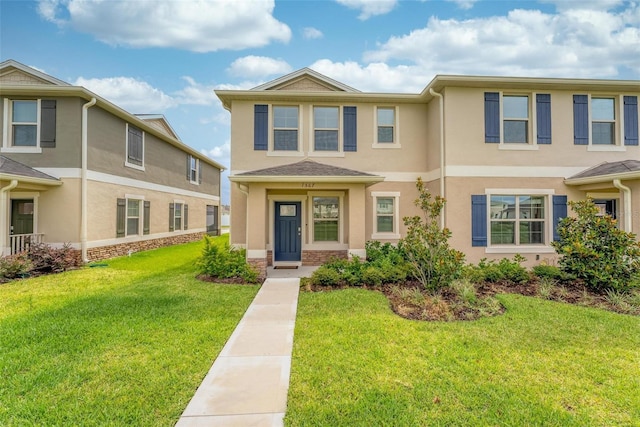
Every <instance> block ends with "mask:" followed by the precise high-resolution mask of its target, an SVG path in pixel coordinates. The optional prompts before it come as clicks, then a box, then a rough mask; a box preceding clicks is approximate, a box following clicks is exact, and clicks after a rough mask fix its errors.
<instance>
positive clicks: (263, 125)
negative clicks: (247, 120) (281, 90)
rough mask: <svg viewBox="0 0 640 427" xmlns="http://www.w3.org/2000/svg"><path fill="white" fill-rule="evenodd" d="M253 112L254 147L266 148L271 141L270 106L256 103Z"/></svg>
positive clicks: (258, 148) (255, 148)
mask: <svg viewBox="0 0 640 427" xmlns="http://www.w3.org/2000/svg"><path fill="white" fill-rule="evenodd" d="M253 112H254V115H253V149H254V150H266V149H267V148H268V141H269V106H268V105H255V106H254V109H253Z"/></svg>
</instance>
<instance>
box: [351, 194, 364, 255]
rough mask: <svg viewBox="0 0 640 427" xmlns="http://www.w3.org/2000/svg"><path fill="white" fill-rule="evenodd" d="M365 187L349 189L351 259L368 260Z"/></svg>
mask: <svg viewBox="0 0 640 427" xmlns="http://www.w3.org/2000/svg"><path fill="white" fill-rule="evenodd" d="M365 203H366V200H365V186H364V184H361V185H354V186H352V187H351V188H350V189H349V230H347V233H348V235H349V257H351V256H354V255H356V256H358V257H360V258H363V259H364V258H366V256H367V251H366V249H365V242H366V241H367V236H366V235H365V229H366V227H365V223H366V214H367V213H366V209H365Z"/></svg>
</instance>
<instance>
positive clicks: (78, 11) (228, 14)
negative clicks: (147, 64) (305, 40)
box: [38, 0, 291, 52]
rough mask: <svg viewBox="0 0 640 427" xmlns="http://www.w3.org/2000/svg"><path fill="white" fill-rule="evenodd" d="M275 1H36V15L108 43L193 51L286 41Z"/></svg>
mask: <svg viewBox="0 0 640 427" xmlns="http://www.w3.org/2000/svg"><path fill="white" fill-rule="evenodd" d="M274 6H275V3H274V0H253V1H236V0H197V1H196V0H193V1H171V0H155V1H103V0H40V3H39V5H38V12H39V13H40V15H41V16H42V17H43V18H45V19H47V20H49V21H51V22H55V23H56V24H58V25H61V26H69V27H71V28H73V29H74V30H76V31H80V32H84V33H88V34H92V35H94V36H95V37H96V38H97V39H98V40H100V41H102V42H105V43H108V44H111V45H124V46H132V47H172V48H178V49H185V50H190V51H194V52H215V51H218V50H240V49H246V48H252V47H261V46H266V45H268V44H269V43H271V42H273V41H278V42H284V43H287V42H288V41H289V40H290V39H291V29H290V28H289V27H288V26H287V25H286V24H284V23H282V22H280V21H278V20H277V19H275V18H274V17H273V9H274Z"/></svg>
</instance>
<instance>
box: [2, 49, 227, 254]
mask: <svg viewBox="0 0 640 427" xmlns="http://www.w3.org/2000/svg"><path fill="white" fill-rule="evenodd" d="M0 120H1V123H0V129H1V130H2V141H1V143H0V212H1V213H2V215H1V216H0V253H1V254H3V255H7V254H10V253H15V252H18V251H20V250H23V249H25V248H26V247H27V246H28V245H29V244H30V243H32V242H40V241H42V242H46V243H48V244H51V245H54V246H60V245H63V244H65V243H70V244H71V245H73V247H75V248H76V249H78V250H79V251H81V253H82V257H83V259H84V260H96V259H102V258H108V257H112V256H117V255H123V254H127V253H130V252H131V251H138V250H144V249H149V248H154V247H159V246H165V245H170V244H174V243H179V242H186V241H191V240H194V239H199V238H201V236H202V235H203V234H204V233H212V234H217V233H218V232H219V224H220V214H219V205H220V172H221V170H222V169H223V167H222V166H221V165H220V164H218V163H216V162H214V161H213V160H211V159H209V158H207V157H206V156H204V155H202V154H200V153H198V152H197V151H196V150H194V149H192V148H190V147H189V146H187V145H185V144H184V143H183V142H181V141H180V139H179V138H178V136H177V135H176V134H175V132H174V131H173V130H172V129H171V127H170V126H169V124H168V123H167V121H166V120H165V119H164V117H163V116H160V115H140V116H136V115H133V114H130V113H128V112H126V111H124V110H122V109H121V108H119V107H118V106H116V105H114V104H112V103H110V102H109V101H107V100H105V99H103V98H100V97H99V96H97V95H96V94H94V93H92V92H90V91H88V90H87V89H85V88H83V87H79V86H71V85H69V84H67V83H65V82H63V81H61V80H58V79H56V78H53V77H51V76H49V75H46V74H44V73H42V72H40V71H37V70H35V69H33V68H30V67H27V66H25V65H23V64H20V63H18V62H16V61H13V60H9V61H5V62H2V63H0Z"/></svg>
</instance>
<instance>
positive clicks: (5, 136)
mask: <svg viewBox="0 0 640 427" xmlns="http://www.w3.org/2000/svg"><path fill="white" fill-rule="evenodd" d="M13 101H36V104H37V105H36V109H37V112H36V146H35V147H20V146H18V147H15V146H13V145H12V141H13V134H12V131H11V129H12V128H13V121H12V119H11V114H12V112H13ZM40 101H41V100H40V99H39V98H38V99H9V98H5V99H4V105H3V108H4V114H3V121H2V141H3V144H2V147H0V153H42V148H41V147H40V128H41V119H40V115H41V111H42V110H41V105H40V104H41V102H40Z"/></svg>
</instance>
